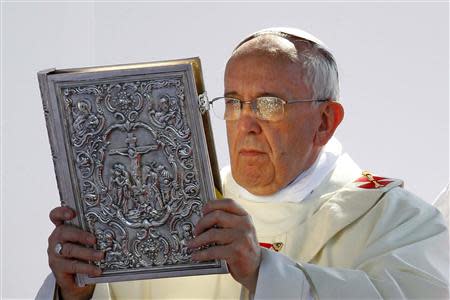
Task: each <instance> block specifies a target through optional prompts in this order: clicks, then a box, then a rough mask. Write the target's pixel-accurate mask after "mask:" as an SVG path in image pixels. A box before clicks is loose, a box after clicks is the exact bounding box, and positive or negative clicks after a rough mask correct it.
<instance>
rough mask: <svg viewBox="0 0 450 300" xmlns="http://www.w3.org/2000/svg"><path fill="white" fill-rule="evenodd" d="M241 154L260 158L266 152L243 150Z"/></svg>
mask: <svg viewBox="0 0 450 300" xmlns="http://www.w3.org/2000/svg"><path fill="white" fill-rule="evenodd" d="M239 154H240V155H242V156H258V155H263V154H265V152H262V151H259V150H256V149H241V150H240V151H239Z"/></svg>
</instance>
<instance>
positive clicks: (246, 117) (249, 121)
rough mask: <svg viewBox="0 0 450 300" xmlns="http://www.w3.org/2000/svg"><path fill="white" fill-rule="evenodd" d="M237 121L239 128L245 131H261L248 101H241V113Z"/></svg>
mask: <svg viewBox="0 0 450 300" xmlns="http://www.w3.org/2000/svg"><path fill="white" fill-rule="evenodd" d="M237 122H238V124H237V126H238V128H239V130H242V131H244V132H246V133H254V134H259V133H261V125H260V124H259V120H258V119H257V118H256V115H255V112H254V111H253V110H252V107H251V105H250V103H249V102H244V103H242V108H241V114H240V117H239V119H238V120H237Z"/></svg>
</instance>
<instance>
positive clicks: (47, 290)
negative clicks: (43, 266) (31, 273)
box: [35, 273, 58, 300]
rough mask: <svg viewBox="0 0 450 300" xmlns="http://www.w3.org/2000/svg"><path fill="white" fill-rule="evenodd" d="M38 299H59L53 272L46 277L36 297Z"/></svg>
mask: <svg viewBox="0 0 450 300" xmlns="http://www.w3.org/2000/svg"><path fill="white" fill-rule="evenodd" d="M35 299H36V300H48V299H54V300H58V297H57V293H56V280H55V277H54V276H53V273H50V274H49V275H48V276H47V278H45V280H44V283H43V284H42V286H41V288H40V289H39V291H38V293H37V294H36V297H35Z"/></svg>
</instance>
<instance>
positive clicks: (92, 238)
mask: <svg viewBox="0 0 450 300" xmlns="http://www.w3.org/2000/svg"><path fill="white" fill-rule="evenodd" d="M87 239H88V242H89V243H92V244H95V237H94V236H92V235H90V236H88V238H87Z"/></svg>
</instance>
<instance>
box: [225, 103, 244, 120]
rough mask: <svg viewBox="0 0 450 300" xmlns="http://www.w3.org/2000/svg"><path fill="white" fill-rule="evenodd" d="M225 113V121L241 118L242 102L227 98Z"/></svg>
mask: <svg viewBox="0 0 450 300" xmlns="http://www.w3.org/2000/svg"><path fill="white" fill-rule="evenodd" d="M224 100H225V111H224V113H223V119H225V120H236V119H238V118H239V114H240V111H241V101H239V100H238V99H234V98H225V99H224Z"/></svg>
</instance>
